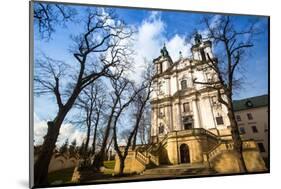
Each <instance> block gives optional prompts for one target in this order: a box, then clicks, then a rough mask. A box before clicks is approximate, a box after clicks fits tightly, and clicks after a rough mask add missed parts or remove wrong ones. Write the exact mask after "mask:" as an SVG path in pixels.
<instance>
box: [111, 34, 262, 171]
mask: <svg viewBox="0 0 281 189" xmlns="http://www.w3.org/2000/svg"><path fill="white" fill-rule="evenodd" d="M191 52H192V58H184V57H182V56H180V58H179V60H177V61H175V62H174V61H173V60H172V59H171V57H170V56H169V52H168V50H167V49H166V47H165V45H164V47H163V48H162V49H161V51H160V53H161V55H160V56H159V57H158V58H156V59H154V60H153V64H154V66H155V75H154V77H153V84H152V87H153V93H152V96H151V101H150V102H151V109H152V111H151V138H150V143H149V144H148V145H145V146H138V147H137V148H136V149H134V150H130V152H129V153H128V156H127V157H126V160H125V169H124V172H127V173H141V174H150V173H153V170H155V171H157V170H158V169H153V168H151V167H154V168H155V167H158V168H159V167H160V168H161V167H163V166H167V165H171V166H180V167H182V166H186V165H188V166H191V167H193V166H195V165H196V166H199V167H200V170H203V171H204V174H212V173H237V172H240V165H241V164H240V163H241V162H240V160H239V158H238V155H237V152H236V151H235V150H234V145H233V140H232V136H231V130H230V121H229V119H228V116H227V109H226V107H225V106H224V105H222V104H220V103H219V102H218V100H217V93H218V91H216V90H211V89H210V88H208V87H207V86H206V85H205V84H203V83H204V82H210V81H215V80H216V77H217V75H216V73H215V72H214V71H213V70H212V69H211V68H209V66H208V65H207V63H208V61H210V59H212V60H213V61H215V62H217V60H216V58H215V56H214V55H213V52H212V42H211V41H203V40H202V37H201V35H200V34H196V36H195V43H194V44H193V46H192V47H191ZM222 98H224V96H223V95H222ZM243 157H244V161H245V163H246V166H247V170H248V171H249V172H256V171H265V170H266V167H265V164H264V162H263V159H262V157H261V155H260V153H259V150H258V148H257V145H256V143H255V141H253V140H245V141H243ZM119 165H120V162H119V160H118V156H116V164H115V172H116V173H118V171H119ZM152 165H153V166H152ZM186 169H187V168H186ZM198 169H199V168H198ZM169 170H170V171H171V169H169ZM176 170H178V169H176ZM210 170H211V171H210ZM186 171H187V170H185V171H184V172H186ZM162 172H165V171H164V168H163V170H161V171H159V170H158V172H157V174H160V173H162ZM177 174H178V173H177ZM202 174H203V173H202Z"/></svg>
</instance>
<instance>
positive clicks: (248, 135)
mask: <svg viewBox="0 0 281 189" xmlns="http://www.w3.org/2000/svg"><path fill="white" fill-rule="evenodd" d="M233 105H234V110H235V116H236V121H237V123H238V126H239V130H240V134H241V136H242V139H245V140H248V139H252V140H255V141H256V143H257V146H258V148H259V151H260V153H261V155H262V157H263V159H264V161H265V162H266V164H268V153H269V151H268V150H269V148H268V136H269V133H268V132H269V130H268V95H262V96H255V97H251V98H246V99H241V100H235V101H234V102H233Z"/></svg>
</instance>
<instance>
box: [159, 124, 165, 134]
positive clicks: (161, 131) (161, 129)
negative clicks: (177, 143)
mask: <svg viewBox="0 0 281 189" xmlns="http://www.w3.org/2000/svg"><path fill="white" fill-rule="evenodd" d="M162 133H164V125H163V124H162V123H160V126H159V134H162Z"/></svg>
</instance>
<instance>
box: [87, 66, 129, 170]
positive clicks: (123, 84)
mask: <svg viewBox="0 0 281 189" xmlns="http://www.w3.org/2000/svg"><path fill="white" fill-rule="evenodd" d="M121 73H123V71H121ZM111 85H112V88H113V92H112V94H110V97H111V104H112V105H111V107H110V112H109V114H108V116H107V124H106V127H105V131H104V137H103V142H102V145H101V149H100V151H99V152H98V154H97V155H96V157H95V159H94V162H93V165H92V168H93V169H95V170H99V168H100V167H101V166H102V165H103V160H104V157H105V153H106V146H107V145H108V143H109V136H110V131H111V129H112V127H113V124H114V121H115V119H116V115H115V114H116V109H118V105H119V103H120V102H119V101H120V98H121V97H122V95H124V93H125V92H126V91H128V88H132V83H131V82H130V81H129V80H127V79H124V78H123V77H122V74H120V75H119V77H118V78H116V79H113V80H111ZM131 101H132V99H131ZM131 101H130V102H131ZM130 102H129V103H130ZM129 103H128V105H129ZM128 105H127V106H128ZM124 108H125V107H124Z"/></svg>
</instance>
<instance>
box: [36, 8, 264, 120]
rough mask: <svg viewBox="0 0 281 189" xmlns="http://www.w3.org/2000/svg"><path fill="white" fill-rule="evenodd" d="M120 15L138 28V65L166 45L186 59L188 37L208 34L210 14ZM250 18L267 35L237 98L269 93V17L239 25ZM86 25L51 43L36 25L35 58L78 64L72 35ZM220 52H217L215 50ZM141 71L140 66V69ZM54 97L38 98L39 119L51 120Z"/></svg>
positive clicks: (60, 30)
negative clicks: (195, 33)
mask: <svg viewBox="0 0 281 189" xmlns="http://www.w3.org/2000/svg"><path fill="white" fill-rule="evenodd" d="M73 7H74V8H76V9H77V10H78V13H79V14H78V18H79V16H81V13H82V14H83V12H84V10H85V8H86V7H83V6H81V7H78V6H73ZM115 10H116V14H117V15H118V16H119V18H120V19H122V20H124V21H125V22H126V23H127V24H129V25H131V26H132V27H134V28H135V29H136V31H137V34H136V36H135V37H136V46H135V47H136V49H137V51H138V55H137V57H136V64H138V62H141V60H142V59H143V58H144V57H146V58H147V59H148V60H150V61H151V60H152V59H153V58H156V57H157V56H159V54H160V48H161V47H162V46H163V44H164V43H166V46H167V49H168V51H169V52H170V55H171V56H172V59H173V60H176V59H177V58H178V52H179V51H182V52H183V55H184V56H190V47H191V45H190V44H186V43H185V41H186V37H187V36H188V35H190V33H192V32H193V31H194V30H195V29H197V30H198V31H204V27H203V25H201V24H200V20H201V19H202V17H203V16H204V15H206V14H203V13H193V12H176V11H152V10H144V9H126V8H116V9H115ZM249 19H259V23H260V27H261V28H263V29H264V32H263V33H262V34H260V35H259V36H258V38H257V39H256V40H255V44H254V47H253V48H252V50H251V56H250V57H249V58H247V59H246V60H245V62H244V63H243V66H244V70H245V71H244V76H245V81H244V82H245V83H244V85H243V89H242V90H240V91H239V92H238V93H235V95H234V99H240V98H246V97H251V96H257V95H262V94H267V93H268V37H267V36H268V33H267V32H268V31H267V24H268V23H267V18H265V17H253V16H235V23H236V24H237V25H238V27H240V28H243V27H244V26H245V24H246V23H247V22H248V21H249ZM82 27H83V25H82V24H81V22H78V23H69V24H67V28H65V27H56V31H55V32H54V33H53V34H52V39H51V40H49V41H45V40H41V39H40V38H38V33H37V31H38V30H36V26H35V41H34V43H35V44H34V47H35V59H36V58H37V57H39V56H40V53H42V52H43V53H45V54H47V55H48V56H50V57H52V58H54V59H58V60H63V61H66V62H68V63H70V64H76V62H75V60H74V59H73V56H72V54H71V53H70V52H69V49H70V46H71V44H72V41H71V40H70V35H71V34H78V33H79V31H81V29H82ZM215 53H216V51H215ZM138 69H140V67H138V65H137V66H136V70H138ZM53 104H54V101H53V98H52V97H49V96H40V97H35V114H36V116H37V117H38V120H40V121H42V120H48V119H51V118H53V116H54V115H55V113H56V106H55V105H53Z"/></svg>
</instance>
